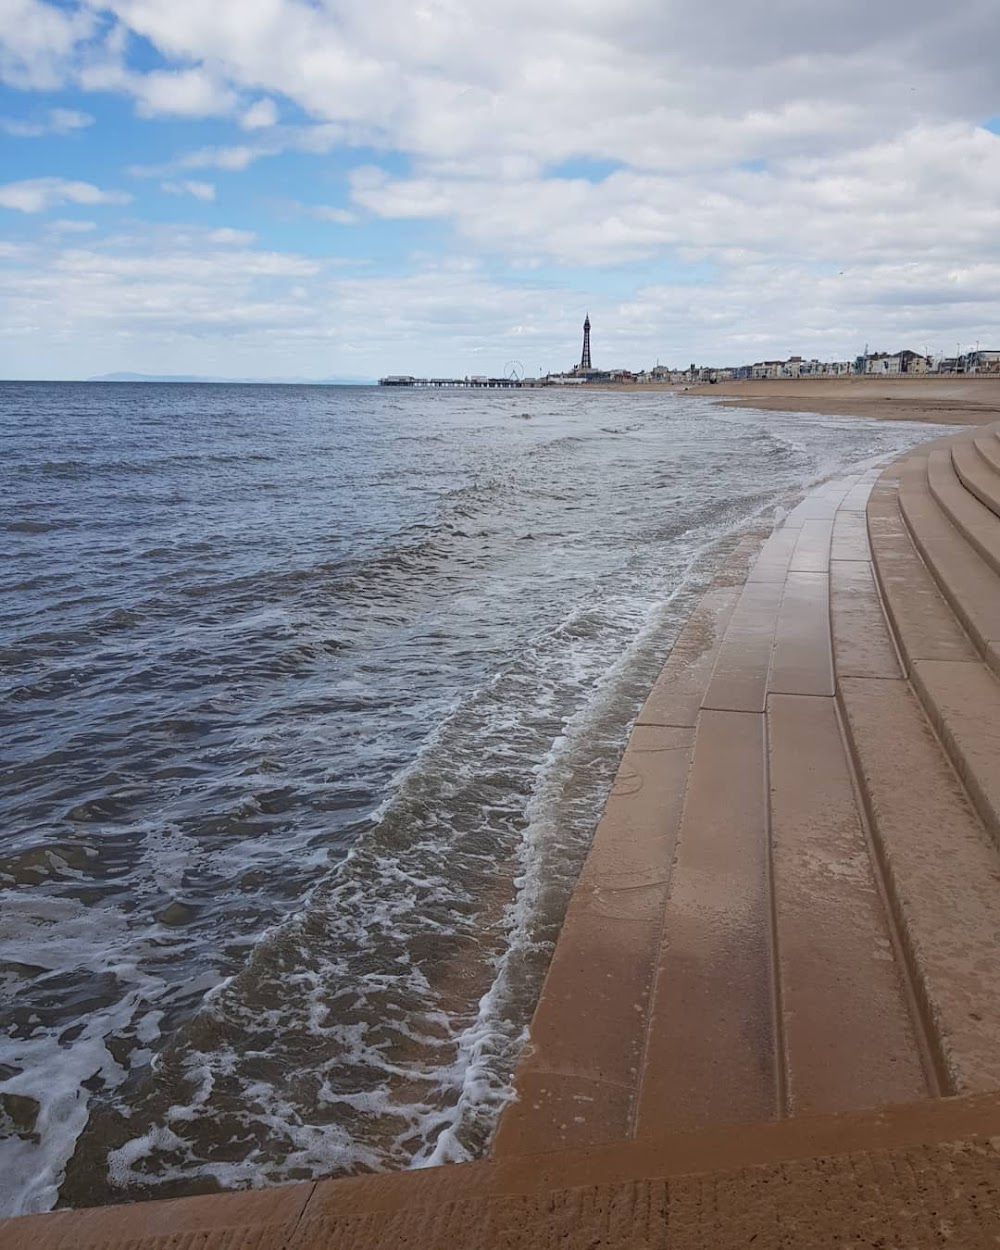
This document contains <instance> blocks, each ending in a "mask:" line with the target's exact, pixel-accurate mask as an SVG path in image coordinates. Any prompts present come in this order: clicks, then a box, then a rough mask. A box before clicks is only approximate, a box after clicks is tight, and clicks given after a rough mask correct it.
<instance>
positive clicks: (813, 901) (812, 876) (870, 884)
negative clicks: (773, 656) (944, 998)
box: [768, 695, 929, 1115]
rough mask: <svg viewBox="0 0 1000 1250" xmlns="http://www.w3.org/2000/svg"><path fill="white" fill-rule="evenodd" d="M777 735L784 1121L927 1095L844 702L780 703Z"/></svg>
mask: <svg viewBox="0 0 1000 1250" xmlns="http://www.w3.org/2000/svg"><path fill="white" fill-rule="evenodd" d="M768 736H769V747H770V770H769V771H770V779H771V843H772V856H773V877H774V912H775V932H776V948H777V952H778V965H779V972H780V980H781V996H780V1001H781V1010H782V1018H783V1035H784V1052H785V1066H786V1078H785V1080H786V1090H787V1093H786V1107H785V1112H786V1114H788V1115H803V1114H809V1113H812V1112H818V1111H842V1110H847V1109H850V1108H854V1107H877V1106H881V1105H882V1104H884V1103H893V1102H910V1101H913V1100H915V1099H918V1098H921V1097H926V1096H927V1094H928V1092H929V1091H928V1087H927V1081H926V1079H925V1075H924V1070H923V1062H922V1057H921V1048H920V1045H919V1042H918V1039H917V1035H916V1033H915V1029H914V1021H913V1020H912V1019H911V1016H910V1011H909V1005H908V998H907V991H906V986H905V984H904V983H903V981H902V978H901V969H899V968H898V967H897V966H896V962H895V959H894V952H893V943H892V938H891V935H890V931H889V919H888V917H887V916H886V914H885V910H884V908H883V905H882V898H881V895H880V892H879V888H878V885H877V883H876V880H875V875H874V872H873V864H872V859H871V856H870V855H869V853H868V846H867V842H866V840H865V834H864V829H863V826H862V823H861V819H860V816H859V813H858V809H857V805H856V802H855V797H854V790H853V786H852V782H851V774H850V769H849V765H848V761H847V758H846V755H845V749H844V743H843V740H842V738H841V733H840V726H839V724H838V722H837V712H836V708H835V706H834V701H833V699H829V698H808V697H807V698H800V697H793V696H790V695H772V696H771V697H770V698H769V699H768ZM860 1056H863V1060H862V1061H861V1062H859V1057H860Z"/></svg>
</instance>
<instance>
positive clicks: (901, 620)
mask: <svg viewBox="0 0 1000 1250" xmlns="http://www.w3.org/2000/svg"><path fill="white" fill-rule="evenodd" d="M868 530H869V538H870V542H871V549H872V567H873V570H874V572H875V576H876V579H877V581H878V586H879V590H880V591H881V596H882V606H883V607H884V608H885V611H886V614H887V615H888V618H889V621H890V622H891V624H892V630H893V635H894V640H895V642H896V645H897V646H898V648H899V652H900V655H901V656H902V658H903V661H904V663H905V665H906V667H907V669H910V668H912V666H913V664H914V662H915V661H916V660H974V659H976V658H977V653H976V650H975V648H974V647H973V645H972V643H971V642H970V641H969V637H968V635H967V634H966V632H965V630H964V629H963V628H962V627H961V625H960V624H959V623H958V621H957V620H956V618H955V614H954V613H953V612H952V610H951V609H950V608H949V606H948V604H947V602H946V601H945V599H944V598H943V596H942V595H941V592H940V590H939V589H938V586H937V583H936V582H935V580H934V578H933V577H932V576H931V573H930V572H929V570H928V568H927V566H926V565H925V564H924V562H923V560H922V559H921V557H920V554H919V553H918V551H917V549H916V547H914V545H913V540H912V538H911V537H910V533H909V530H908V529H907V527H906V525H905V524H904V522H903V518H902V516H901V514H900V510H899V492H898V484H892V485H890V484H888V483H883V482H880V483H878V484H877V485H876V486H875V487H874V489H873V490H872V494H871V499H870V500H869V503H868ZM843 610H845V609H842V608H841V601H840V600H839V599H835V607H834V613H833V622H834V645H835V646H836V647H838V648H842V647H843V645H844V643H843V630H842V628H838V619H837V613H838V611H843ZM868 620H869V624H870V626H871V634H870V637H871V639H872V640H875V639H884V636H885V635H884V631H883V630H881V629H880V622H881V614H880V613H879V614H870V615H869V618H868ZM838 672H844V675H845V676H865V675H866V674H864V673H851V672H848V671H847V670H845V669H841V667H840V666H839V665H838Z"/></svg>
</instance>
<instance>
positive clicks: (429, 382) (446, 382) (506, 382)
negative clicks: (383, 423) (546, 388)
mask: <svg viewBox="0 0 1000 1250" xmlns="http://www.w3.org/2000/svg"><path fill="white" fill-rule="evenodd" d="M378 384H379V386H401V387H402V386H423V387H437V388H441V389H443V388H447V389H454V388H456V387H471V388H473V389H477V388H479V389H482V388H487V389H489V390H516V389H518V388H519V387H522V386H534V385H537V383H534V382H525V381H524V380H523V379H522V378H487V377H471V378H414V377H411V376H410V375H409V374H404V373H394V374H390V375H389V376H388V377H385V378H379V380H378Z"/></svg>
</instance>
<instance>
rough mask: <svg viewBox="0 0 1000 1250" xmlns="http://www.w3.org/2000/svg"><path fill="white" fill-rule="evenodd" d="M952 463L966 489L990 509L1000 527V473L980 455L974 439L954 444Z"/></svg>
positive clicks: (956, 441)
mask: <svg viewBox="0 0 1000 1250" xmlns="http://www.w3.org/2000/svg"><path fill="white" fill-rule="evenodd" d="M993 441H994V442H996V439H994V440H993ZM951 462H952V467H953V469H954V470H955V473H956V475H957V477H958V479H959V481H960V482H961V483H962V485H963V486H964V487H965V489H966V490H967V491H968V492H969V493H970V494H971V495H973V496H974V497H975V498H976V499H977V500H978V501H979V502H980V503H981V504H982V505H983V506H984V507H986V508H988V509H989V511H990V512H991V513H992V515H993V516H994V517H995V518H997V525H1000V472H998V471H997V470H996V469H995V468H994V467H993V466H992V464H990V463H989V462H988V461H987V460H986V459H985V458H984V457H983V456H982V455H981V454H980V452H979V450H978V448H977V447H976V444H975V441H974V439H973V438H968V439H956V440H955V442H954V443H952V446H951Z"/></svg>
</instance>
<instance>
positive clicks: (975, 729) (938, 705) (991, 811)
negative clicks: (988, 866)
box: [911, 660, 1000, 844]
mask: <svg viewBox="0 0 1000 1250" xmlns="http://www.w3.org/2000/svg"><path fill="white" fill-rule="evenodd" d="M911 680H912V681H913V685H914V688H915V689H916V691H917V693H918V694H919V695H920V700H921V702H922V703H923V705H924V708H925V710H926V711H927V714H928V715H929V716H930V718H931V721H932V723H933V725H934V727H935V729H936V730H937V732H938V736H939V737H940V739H941V741H942V742H943V743H944V746H945V749H946V750H947V752H948V755H949V757H950V758H951V761H952V763H953V764H954V765H955V767H956V769H957V770H958V773H959V776H960V777H961V778H962V781H963V782H964V783H965V788H966V790H967V791H968V792H969V796H970V797H971V799H972V801H973V803H974V804H975V806H976V809H977V811H978V812H979V815H980V817H981V819H982V820H983V822H984V824H985V825H986V827H987V828H988V829H989V831H990V833H991V834H992V836H993V839H994V841H995V842H997V843H998V844H1000V681H998V680H997V678H996V677H995V675H994V674H993V673H992V672H991V671H990V670H989V669H988V668H987V667H986V666H985V665H984V664H981V663H979V662H978V661H972V662H971V663H954V662H951V661H947V660H919V661H917V663H916V664H914V666H913V672H912V676H911Z"/></svg>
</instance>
